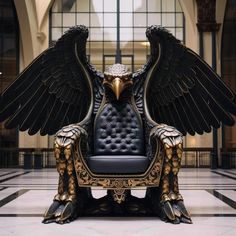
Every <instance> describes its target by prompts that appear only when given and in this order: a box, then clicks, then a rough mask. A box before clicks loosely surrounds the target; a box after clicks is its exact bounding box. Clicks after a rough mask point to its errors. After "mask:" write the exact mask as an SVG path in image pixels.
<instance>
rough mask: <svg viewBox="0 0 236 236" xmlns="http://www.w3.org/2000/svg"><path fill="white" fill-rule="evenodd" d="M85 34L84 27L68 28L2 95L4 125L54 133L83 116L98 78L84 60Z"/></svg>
mask: <svg viewBox="0 0 236 236" xmlns="http://www.w3.org/2000/svg"><path fill="white" fill-rule="evenodd" d="M87 37H88V30H87V28H86V27H84V26H76V27H73V28H71V29H70V30H68V31H67V32H66V33H65V34H64V35H63V36H62V37H61V38H60V39H59V40H58V41H57V42H56V44H55V46H53V47H51V48H49V49H47V50H46V51H44V52H43V53H42V54H41V55H39V56H38V57H37V58H36V59H35V60H34V61H33V62H32V63H31V64H30V65H29V66H28V67H27V68H26V69H25V70H24V71H23V72H22V73H21V74H20V75H19V77H18V78H17V79H16V81H15V82H14V83H13V84H11V85H10V86H9V88H7V89H6V91H4V92H3V93H2V94H1V96H0V121H4V120H6V119H7V122H6V124H5V126H6V128H15V127H19V130H21V131H25V130H28V133H29V134H31V135H32V134H35V133H37V132H38V131H39V130H40V133H41V135H45V134H54V133H56V132H57V131H58V130H59V129H60V128H61V127H63V126H65V125H68V124H72V123H76V122H80V121H81V120H83V119H84V118H85V116H86V115H87V113H88V111H89V109H90V105H91V103H92V102H93V101H92V100H93V94H92V93H93V92H92V91H93V90H94V87H95V89H96V90H97V89H98V87H99V86H100V79H101V78H100V77H99V75H98V74H97V73H96V71H95V70H94V69H93V68H92V67H91V65H90V64H89V63H88V62H87V58H86V40H87ZM97 94H99V93H97ZM97 96H98V95H97ZM99 99H100V97H96V100H99Z"/></svg>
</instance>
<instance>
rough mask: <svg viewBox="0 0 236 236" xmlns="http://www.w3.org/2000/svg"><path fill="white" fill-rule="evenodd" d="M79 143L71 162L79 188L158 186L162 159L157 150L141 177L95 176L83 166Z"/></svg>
mask: <svg viewBox="0 0 236 236" xmlns="http://www.w3.org/2000/svg"><path fill="white" fill-rule="evenodd" d="M80 141H81V140H79V142H78V144H77V145H75V150H74V155H73V160H74V166H75V171H76V176H77V181H78V184H79V186H80V187H92V186H96V187H103V188H105V189H131V188H135V187H156V186H159V183H160V176H161V171H162V165H163V159H164V158H162V156H161V153H160V152H159V150H158V148H157V150H156V153H155V155H154V160H153V161H152V164H151V165H150V167H149V169H148V170H147V171H146V172H145V173H144V174H141V175H95V174H93V173H92V172H91V171H90V170H89V169H88V167H87V165H86V164H85V162H84V160H83V156H82V153H81V150H80Z"/></svg>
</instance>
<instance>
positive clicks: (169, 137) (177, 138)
mask: <svg viewBox="0 0 236 236" xmlns="http://www.w3.org/2000/svg"><path fill="white" fill-rule="evenodd" d="M149 137H150V139H157V140H158V141H160V142H161V143H162V144H163V145H164V147H165V148H173V147H175V146H178V145H182V144H183V135H182V133H180V132H179V131H178V130H177V129H176V128H175V127H172V126H168V125H166V124H158V125H156V126H154V127H153V128H152V129H151V131H150V134H149Z"/></svg>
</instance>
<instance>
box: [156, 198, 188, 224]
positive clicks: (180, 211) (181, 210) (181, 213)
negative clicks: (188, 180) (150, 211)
mask: <svg viewBox="0 0 236 236" xmlns="http://www.w3.org/2000/svg"><path fill="white" fill-rule="evenodd" d="M161 220H163V221H166V222H171V223H173V224H179V223H181V222H183V223H187V224H192V220H191V218H190V215H189V213H188V211H187V210H186V208H185V206H184V202H183V201H182V200H177V201H176V200H173V201H165V202H162V203H161Z"/></svg>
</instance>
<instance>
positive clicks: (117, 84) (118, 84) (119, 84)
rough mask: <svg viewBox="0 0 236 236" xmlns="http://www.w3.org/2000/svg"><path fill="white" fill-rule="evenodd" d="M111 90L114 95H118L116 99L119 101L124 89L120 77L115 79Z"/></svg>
mask: <svg viewBox="0 0 236 236" xmlns="http://www.w3.org/2000/svg"><path fill="white" fill-rule="evenodd" d="M111 89H112V91H113V92H114V94H115V95H116V99H117V100H119V98H120V94H121V92H122V91H123V89H124V82H123V81H122V80H121V79H120V78H118V77H117V78H115V79H114V80H113V81H112V85H111Z"/></svg>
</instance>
